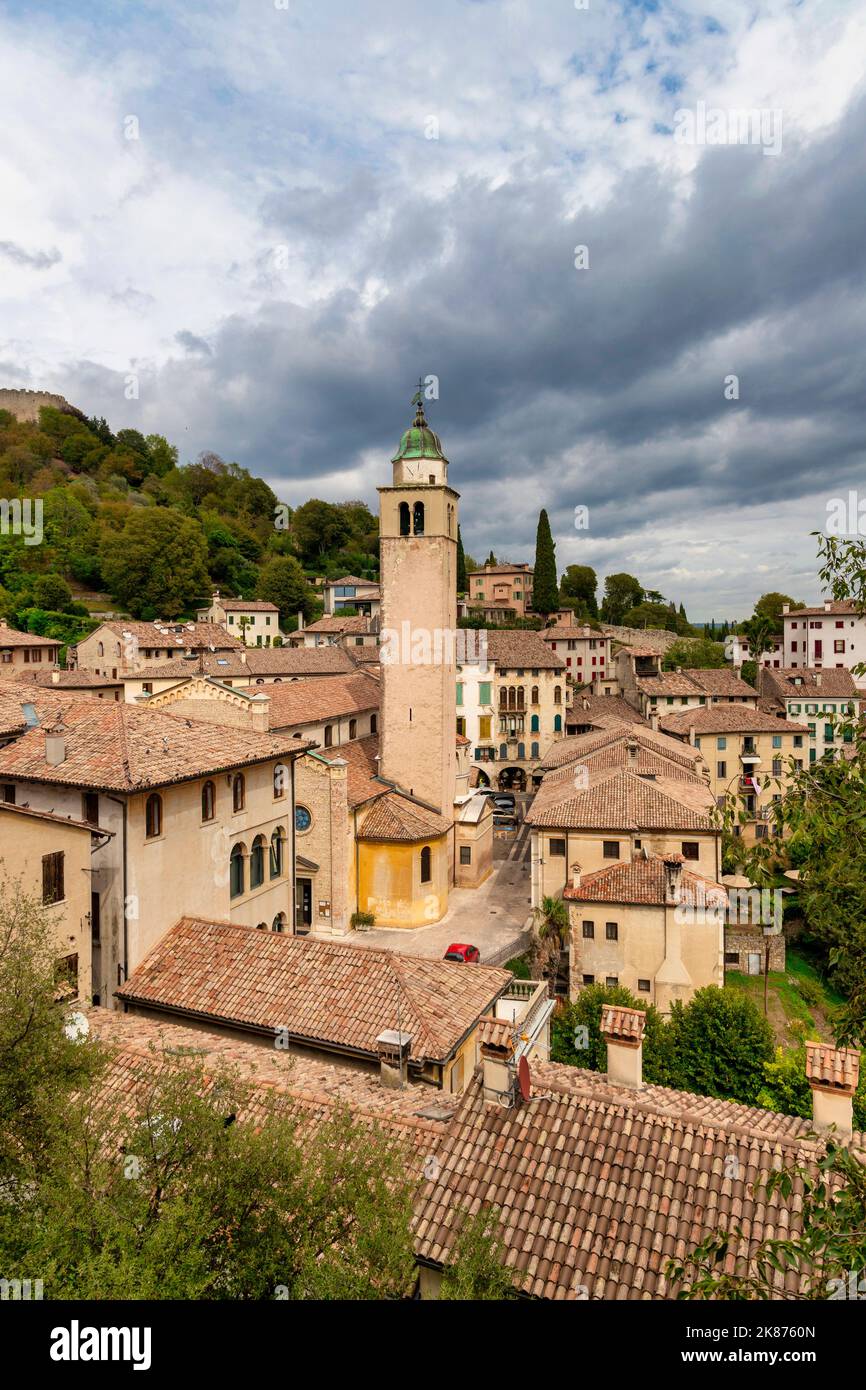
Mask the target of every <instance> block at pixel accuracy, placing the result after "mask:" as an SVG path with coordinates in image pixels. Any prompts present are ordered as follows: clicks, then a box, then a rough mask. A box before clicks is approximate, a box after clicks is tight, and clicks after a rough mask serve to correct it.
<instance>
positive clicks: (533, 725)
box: [529, 714, 539, 734]
mask: <svg viewBox="0 0 866 1390" xmlns="http://www.w3.org/2000/svg"><path fill="white" fill-rule="evenodd" d="M529 732H530V733H531V734H537V733H538V732H539V728H538V715H537V714H534V715H533V716H532V718H531V719H530V721H529Z"/></svg>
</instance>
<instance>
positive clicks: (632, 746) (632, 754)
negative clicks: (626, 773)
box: [626, 738, 638, 767]
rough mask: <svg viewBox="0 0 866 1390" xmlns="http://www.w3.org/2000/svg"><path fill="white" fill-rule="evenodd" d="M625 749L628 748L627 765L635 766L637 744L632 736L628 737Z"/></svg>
mask: <svg viewBox="0 0 866 1390" xmlns="http://www.w3.org/2000/svg"><path fill="white" fill-rule="evenodd" d="M626 749H627V750H628V765H629V767H636V766H637V755H638V746H637V743H636V741H635V740H634V739H633V738H630V739H629V741H628V743H627V744H626Z"/></svg>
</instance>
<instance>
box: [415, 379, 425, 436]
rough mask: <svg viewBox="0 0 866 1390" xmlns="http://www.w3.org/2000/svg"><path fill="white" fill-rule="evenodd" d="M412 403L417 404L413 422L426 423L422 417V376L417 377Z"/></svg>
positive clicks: (419, 424) (417, 423)
mask: <svg viewBox="0 0 866 1390" xmlns="http://www.w3.org/2000/svg"><path fill="white" fill-rule="evenodd" d="M412 404H413V405H414V406H417V410H416V411H415V420H414V424H415V425H418V426H421V425H426V423H427V421H426V420H425V418H424V378H423V377H422V376H419V378H418V390H417V391H416V392H415V394H414V396H413V397H412Z"/></svg>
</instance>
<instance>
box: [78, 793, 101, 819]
mask: <svg viewBox="0 0 866 1390" xmlns="http://www.w3.org/2000/svg"><path fill="white" fill-rule="evenodd" d="M81 813H82V814H81V819H82V820H83V821H86V822H87V824H88V825H98V824H99V793H98V792H84V794H83V795H82V797H81Z"/></svg>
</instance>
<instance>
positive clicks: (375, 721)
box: [370, 714, 379, 734]
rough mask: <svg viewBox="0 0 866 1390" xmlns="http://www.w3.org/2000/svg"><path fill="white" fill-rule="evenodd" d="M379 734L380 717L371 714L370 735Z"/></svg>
mask: <svg viewBox="0 0 866 1390" xmlns="http://www.w3.org/2000/svg"><path fill="white" fill-rule="evenodd" d="M378 732H379V717H378V715H375V714H371V715H370V733H371V734H377V733H378Z"/></svg>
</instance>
